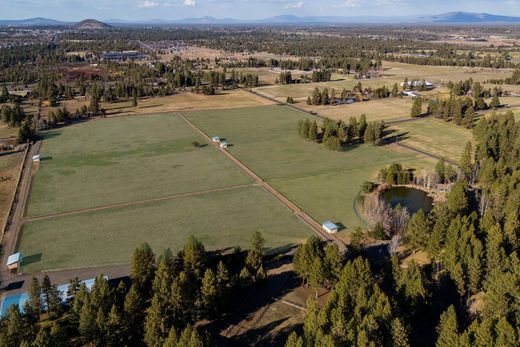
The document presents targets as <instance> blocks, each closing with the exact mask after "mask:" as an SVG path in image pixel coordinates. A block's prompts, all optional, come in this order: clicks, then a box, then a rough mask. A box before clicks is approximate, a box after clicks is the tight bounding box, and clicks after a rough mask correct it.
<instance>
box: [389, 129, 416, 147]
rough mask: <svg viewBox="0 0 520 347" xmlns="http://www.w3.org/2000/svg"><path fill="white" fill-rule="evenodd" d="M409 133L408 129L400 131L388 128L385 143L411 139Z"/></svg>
mask: <svg viewBox="0 0 520 347" xmlns="http://www.w3.org/2000/svg"><path fill="white" fill-rule="evenodd" d="M408 134H410V132H408V131H403V132H399V131H398V130H396V129H389V130H386V131H385V137H384V140H383V145H389V144H392V143H398V142H400V141H403V140H406V139H409V138H410V137H409V136H408Z"/></svg>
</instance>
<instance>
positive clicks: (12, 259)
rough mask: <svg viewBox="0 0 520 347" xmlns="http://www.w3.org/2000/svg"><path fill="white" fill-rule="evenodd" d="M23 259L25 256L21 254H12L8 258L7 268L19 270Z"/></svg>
mask: <svg viewBox="0 0 520 347" xmlns="http://www.w3.org/2000/svg"><path fill="white" fill-rule="evenodd" d="M22 259H23V255H22V253H20V252H18V253H15V254H11V255H10V256H9V257H8V258H7V268H8V269H9V270H12V271H13V270H17V269H18V268H19V267H20V263H21V262H22Z"/></svg>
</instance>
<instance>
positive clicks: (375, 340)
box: [286, 115, 520, 347]
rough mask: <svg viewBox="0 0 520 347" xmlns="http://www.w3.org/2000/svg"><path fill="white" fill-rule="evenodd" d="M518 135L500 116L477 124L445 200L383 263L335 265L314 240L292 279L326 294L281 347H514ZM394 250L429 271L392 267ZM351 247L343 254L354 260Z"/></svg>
mask: <svg viewBox="0 0 520 347" xmlns="http://www.w3.org/2000/svg"><path fill="white" fill-rule="evenodd" d="M519 130H520V126H519V124H518V123H517V122H515V121H514V118H513V117H512V116H510V115H495V116H492V117H490V118H482V120H481V121H480V122H479V123H478V125H477V126H476V128H475V130H474V140H475V144H476V145H475V147H474V150H471V147H469V150H466V151H465V153H464V155H463V157H462V158H461V162H460V172H459V175H458V176H459V178H458V180H457V182H456V184H455V186H454V187H453V189H452V191H451V193H450V194H449V197H448V199H447V201H446V202H444V203H438V204H436V205H435V207H434V209H433V210H432V212H430V213H429V214H426V213H424V212H422V211H419V212H418V213H417V214H415V215H413V216H412V217H411V219H410V220H409V222H408V223H407V225H406V227H405V228H404V229H403V231H402V232H401V233H398V234H394V235H393V236H392V244H393V246H392V247H390V257H391V258H390V260H389V261H388V262H387V263H385V264H383V265H381V264H379V265H376V264H369V262H368V261H367V260H366V259H363V258H361V257H359V258H353V260H349V261H348V262H347V263H346V265H345V266H337V264H335V263H334V262H332V261H330V260H328V259H329V257H327V254H328V253H329V252H330V250H329V247H330V246H326V244H324V243H323V242H321V241H320V240H318V239H316V238H311V239H309V240H308V241H307V243H306V244H305V245H303V246H301V247H300V248H299V250H298V251H297V253H296V254H295V257H294V265H295V270H296V271H297V272H298V273H299V274H300V276H302V278H303V279H304V280H305V281H306V283H307V284H308V285H310V286H313V287H330V288H332V292H331V293H330V296H329V297H328V299H327V302H326V304H325V305H324V306H323V307H321V306H320V305H318V304H317V301H316V300H315V299H311V300H310V301H309V303H308V305H307V307H308V311H307V314H306V318H305V323H304V327H303V331H302V332H294V333H293V334H292V335H291V336H290V337H289V339H288V340H287V344H286V346H291V347H292V346H314V345H318V344H319V345H320V346H338V345H344V346H354V345H357V346H387V345H388V346H409V345H416V346H424V345H435V346H438V347H441V346H446V347H448V346H450V347H451V346H517V345H518V343H519V332H518V331H519V330H518V327H519V323H520V322H519V317H520V315H519V313H520V299H519V298H520V261H519V258H518V251H519V248H518V246H519V242H518V237H519V236H520V195H519V194H520V171H519V169H520V168H519V166H518V163H519V162H520V141H519V139H520V132H519ZM397 171H399V170H397ZM403 180H406V178H403ZM403 182H404V181H403ZM396 183H401V182H399V180H398V181H397V182H396ZM358 241H359V240H358ZM400 243H403V244H405V245H406V246H407V247H409V248H411V249H412V250H415V251H419V250H420V251H423V252H426V253H427V254H428V256H429V257H430V259H431V263H428V264H425V265H419V264H417V263H415V262H414V261H409V262H407V263H406V264H404V263H402V262H401V260H400V259H399V258H398V254H397V253H394V252H395V250H396V249H397V247H396V245H397V244H400ZM359 244H360V243H359V242H353V245H352V252H353V253H354V254H356V253H357V254H359V255H363V254H364V251H363V247H362V246H361V247H360V246H359Z"/></svg>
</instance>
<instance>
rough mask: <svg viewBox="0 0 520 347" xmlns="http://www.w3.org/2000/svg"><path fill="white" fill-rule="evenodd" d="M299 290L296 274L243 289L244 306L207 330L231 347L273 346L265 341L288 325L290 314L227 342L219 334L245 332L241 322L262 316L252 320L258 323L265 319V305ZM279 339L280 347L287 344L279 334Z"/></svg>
mask: <svg viewBox="0 0 520 347" xmlns="http://www.w3.org/2000/svg"><path fill="white" fill-rule="evenodd" d="M299 286H300V280H299V279H298V277H297V276H296V274H295V273H294V272H293V271H284V272H281V273H277V274H273V275H271V276H269V277H268V278H267V279H266V280H265V281H263V282H261V283H257V284H254V285H251V286H249V287H247V288H244V289H243V291H244V295H243V296H241V297H244V298H247V299H246V300H244V301H243V302H242V303H235V306H234V310H233V312H230V313H228V314H226V315H224V316H222V317H221V318H220V319H218V320H216V321H213V322H211V323H210V324H208V325H207V327H206V328H207V330H208V331H209V332H210V333H211V334H212V335H213V336H219V337H220V339H226V342H228V343H227V344H226V345H228V346H243V345H257V344H258V343H260V342H262V343H263V342H265V343H266V344H267V345H273V344H272V343H268V341H266V340H267V339H269V338H267V339H266V336H267V335H268V333H269V332H270V331H272V330H274V329H275V328H276V327H277V326H279V325H280V324H282V323H283V322H285V321H286V320H287V319H288V318H289V315H290V313H288V314H287V315H285V314H284V316H283V317H281V318H280V319H276V320H273V321H271V322H268V323H267V324H265V325H263V326H260V327H258V328H256V327H252V328H251V329H247V330H245V331H244V330H242V331H240V332H238V333H237V334H236V335H234V336H230V337H228V338H225V337H222V336H220V333H221V332H223V331H226V330H228V329H229V328H232V327H235V328H236V327H241V328H242V329H243V327H242V326H241V322H242V321H243V320H245V319H248V320H250V319H251V318H252V315H259V316H257V317H255V318H253V321H257V322H258V321H259V320H261V319H262V318H265V316H264V314H265V312H261V311H260V310H261V309H262V308H264V307H265V306H266V305H270V304H272V303H273V302H274V301H276V300H277V299H279V298H281V297H283V296H284V295H286V294H287V293H289V292H291V291H293V290H294V289H295V288H297V287H299ZM232 330H234V329H232ZM291 331H292V329H291ZM289 333H290V331H288V332H287V335H288V334H289ZM276 338H277V339H278V338H280V339H281V341H282V344H281V345H283V344H284V342H285V339H286V337H285V336H283V337H282V336H278V334H277V337H276ZM276 345H278V344H276Z"/></svg>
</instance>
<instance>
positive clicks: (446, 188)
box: [435, 183, 453, 193]
mask: <svg viewBox="0 0 520 347" xmlns="http://www.w3.org/2000/svg"><path fill="white" fill-rule="evenodd" d="M451 188H453V183H448V184H444V183H439V184H437V185H436V186H435V190H437V191H438V192H440V193H449V192H450V191H451Z"/></svg>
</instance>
